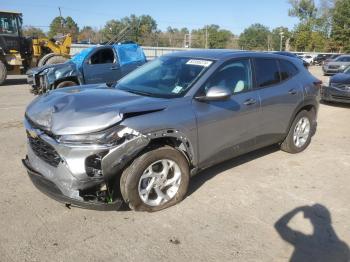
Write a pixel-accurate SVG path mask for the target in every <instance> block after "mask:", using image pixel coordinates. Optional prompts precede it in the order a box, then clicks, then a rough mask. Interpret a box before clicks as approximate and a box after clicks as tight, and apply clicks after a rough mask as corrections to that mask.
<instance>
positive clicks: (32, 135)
mask: <svg viewBox="0 0 350 262" xmlns="http://www.w3.org/2000/svg"><path fill="white" fill-rule="evenodd" d="M27 133H28V135H29V136H30V137H31V138H37V137H38V134H37V133H36V132H35V131H34V130H27Z"/></svg>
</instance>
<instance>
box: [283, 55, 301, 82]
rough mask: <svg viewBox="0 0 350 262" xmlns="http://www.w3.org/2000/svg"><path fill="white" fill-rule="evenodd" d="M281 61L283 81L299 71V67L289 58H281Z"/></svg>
mask: <svg viewBox="0 0 350 262" xmlns="http://www.w3.org/2000/svg"><path fill="white" fill-rule="evenodd" d="M279 63H280V73H281V80H282V81H283V80H286V79H288V78H291V77H293V76H295V75H296V74H297V73H298V69H297V67H296V66H295V65H293V63H291V62H289V61H287V60H279Z"/></svg>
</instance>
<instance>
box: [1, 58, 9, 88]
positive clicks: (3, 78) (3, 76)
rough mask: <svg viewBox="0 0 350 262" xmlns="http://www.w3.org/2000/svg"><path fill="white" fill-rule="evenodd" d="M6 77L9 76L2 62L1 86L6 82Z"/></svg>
mask: <svg viewBox="0 0 350 262" xmlns="http://www.w3.org/2000/svg"><path fill="white" fill-rule="evenodd" d="M6 76H7V69H6V65H5V64H4V63H3V62H1V61H0V85H2V84H3V83H4V82H5V80H6Z"/></svg>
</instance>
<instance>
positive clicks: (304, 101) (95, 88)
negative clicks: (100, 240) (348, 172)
mask: <svg viewBox="0 0 350 262" xmlns="http://www.w3.org/2000/svg"><path fill="white" fill-rule="evenodd" d="M320 85H321V82H320V81H319V80H317V79H316V78H314V77H313V76H312V75H311V74H310V73H309V72H308V71H307V70H306V69H305V68H304V66H303V64H302V63H300V61H299V60H298V59H294V58H289V57H286V56H279V55H274V54H266V53H253V52H234V51H230V50H206V51H189V52H179V53H174V54H170V55H166V56H163V57H161V58H158V59H156V60H154V61H152V62H149V63H148V64H146V65H144V66H142V67H140V68H139V69H137V70H135V71H133V72H132V73H130V74H129V75H127V76H126V77H124V78H123V79H121V80H120V81H119V82H118V83H117V84H115V85H114V86H112V87H108V86H106V85H87V86H76V87H67V88H63V89H59V90H55V91H51V92H49V93H47V94H44V95H42V96H40V97H38V98H36V99H35V100H34V101H33V102H32V103H31V104H30V105H29V106H28V108H27V110H26V113H25V120H24V123H25V127H26V132H27V136H28V155H27V157H26V158H25V159H24V160H23V164H24V166H25V167H26V169H27V171H28V174H29V177H30V178H31V180H32V181H33V183H34V184H35V185H36V186H37V187H38V188H39V189H40V190H41V191H43V192H45V193H46V194H48V195H50V196H51V197H53V198H55V199H57V200H59V201H61V202H64V203H66V204H69V205H74V206H80V207H90V208H95V209H117V208H119V207H120V205H121V204H122V202H125V203H127V204H128V205H129V207H130V208H131V209H134V210H144V211H157V210H161V209H164V208H166V207H169V206H171V205H174V204H176V203H178V202H179V201H181V200H182V199H183V198H184V197H185V196H186V192H187V188H188V185H189V179H190V176H191V175H194V174H196V173H198V172H199V171H201V170H203V169H205V168H207V167H210V166H212V165H215V164H218V163H220V162H222V161H224V160H228V159H230V158H233V157H235V156H238V155H241V154H244V153H247V152H249V151H252V150H255V149H258V148H262V147H265V146H268V145H272V144H279V145H280V147H281V149H282V150H284V151H286V152H289V153H298V152H301V151H303V150H304V149H305V148H306V147H307V146H308V145H309V143H310V141H311V137H312V135H313V134H314V133H315V131H316V117H317V111H318V100H319V88H320ZM271 165H273V163H271Z"/></svg>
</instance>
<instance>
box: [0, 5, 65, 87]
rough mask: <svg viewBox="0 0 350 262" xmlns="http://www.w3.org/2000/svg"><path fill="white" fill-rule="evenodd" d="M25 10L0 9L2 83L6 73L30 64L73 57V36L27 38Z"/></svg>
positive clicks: (28, 66) (37, 64)
mask: <svg viewBox="0 0 350 262" xmlns="http://www.w3.org/2000/svg"><path fill="white" fill-rule="evenodd" d="M22 21H23V20H22V14H21V13H18V12H10V11H0V85H1V84H2V83H3V82H4V81H5V79H6V77H7V75H10V74H11V75H14V74H21V73H25V72H26V71H27V70H28V69H29V68H31V67H35V66H43V65H45V64H58V63H63V62H65V61H66V60H67V59H69V58H70V55H69V53H70V46H71V43H72V37H71V35H70V34H68V35H66V36H63V37H62V38H61V39H59V40H54V39H49V38H45V37H44V38H37V37H31V38H26V37H24V36H23V34H22Z"/></svg>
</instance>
